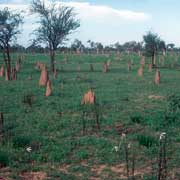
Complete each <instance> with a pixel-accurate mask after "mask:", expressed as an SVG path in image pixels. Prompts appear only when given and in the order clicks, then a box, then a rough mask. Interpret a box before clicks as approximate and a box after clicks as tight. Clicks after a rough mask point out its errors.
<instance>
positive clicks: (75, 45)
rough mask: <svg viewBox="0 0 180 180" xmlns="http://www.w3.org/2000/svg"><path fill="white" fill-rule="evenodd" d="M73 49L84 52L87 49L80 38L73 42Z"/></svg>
mask: <svg viewBox="0 0 180 180" xmlns="http://www.w3.org/2000/svg"><path fill="white" fill-rule="evenodd" d="M71 49H72V50H74V51H76V52H83V51H84V49H85V46H84V45H83V44H82V42H81V41H80V40H78V39H75V40H74V42H73V43H72V44H71Z"/></svg>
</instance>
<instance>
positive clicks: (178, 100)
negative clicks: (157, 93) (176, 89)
mask: <svg viewBox="0 0 180 180" xmlns="http://www.w3.org/2000/svg"><path fill="white" fill-rule="evenodd" d="M168 111H169V112H172V113H177V112H180V95H179V94H173V95H171V96H169V97H168Z"/></svg>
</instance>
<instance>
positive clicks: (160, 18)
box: [0, 0, 180, 47]
mask: <svg viewBox="0 0 180 180" xmlns="http://www.w3.org/2000/svg"><path fill="white" fill-rule="evenodd" d="M45 2H46V4H47V5H48V4H49V3H51V2H57V3H63V4H64V5H67V6H71V7H74V11H75V12H76V13H77V18H79V19H80V22H81V26H80V28H79V29H78V30H76V32H75V33H73V34H72V35H70V36H69V42H68V43H69V44H70V43H71V42H73V40H74V39H79V40H81V41H82V42H83V43H84V44H86V43H87V41H88V40H89V39H90V40H92V41H95V42H102V43H103V44H104V45H110V44H114V43H116V42H119V43H121V44H123V43H124V42H127V41H132V40H135V41H142V37H143V35H144V34H146V33H147V32H148V31H152V32H154V33H157V34H158V35H159V36H160V37H161V38H162V39H163V40H165V41H166V43H175V44H176V46H177V47H179V46H180V21H179V19H180V10H179V7H180V0H70V1H68V0H61V1H59V0H45ZM29 3H30V0H0V9H3V8H4V7H9V8H10V9H12V10H16V9H17V10H24V11H25V12H26V13H25V19H24V24H23V25H22V27H20V29H21V31H22V34H21V35H20V36H19V37H18V43H19V44H22V45H24V46H26V47H27V46H28V45H30V39H32V38H33V35H32V31H33V30H34V29H35V28H37V27H38V24H37V23H36V21H37V16H35V15H30V13H29V12H28V9H29Z"/></svg>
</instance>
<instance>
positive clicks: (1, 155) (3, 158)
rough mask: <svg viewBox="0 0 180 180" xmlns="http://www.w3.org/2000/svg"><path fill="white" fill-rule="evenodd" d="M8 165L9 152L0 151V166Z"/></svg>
mask: <svg viewBox="0 0 180 180" xmlns="http://www.w3.org/2000/svg"><path fill="white" fill-rule="evenodd" d="M8 165H9V154H8V153H7V152H5V151H0V168H1V167H4V166H8Z"/></svg>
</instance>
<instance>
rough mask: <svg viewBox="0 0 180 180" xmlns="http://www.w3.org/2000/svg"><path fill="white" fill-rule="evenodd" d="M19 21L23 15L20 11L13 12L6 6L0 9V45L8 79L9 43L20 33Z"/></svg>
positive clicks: (9, 65)
mask: <svg viewBox="0 0 180 180" xmlns="http://www.w3.org/2000/svg"><path fill="white" fill-rule="evenodd" d="M21 23H23V17H22V16H21V14H20V13H13V12H11V11H9V9H8V8H4V9H3V10H0V46H1V48H2V49H3V57H4V61H5V65H6V68H7V72H8V73H7V75H8V78H9V79H10V76H11V57H10V43H11V42H12V41H13V40H16V38H17V35H18V34H19V33H20V31H19V26H20V24H21Z"/></svg>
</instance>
